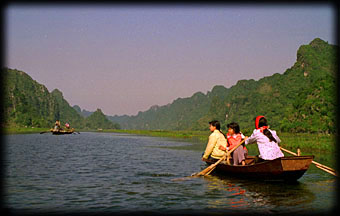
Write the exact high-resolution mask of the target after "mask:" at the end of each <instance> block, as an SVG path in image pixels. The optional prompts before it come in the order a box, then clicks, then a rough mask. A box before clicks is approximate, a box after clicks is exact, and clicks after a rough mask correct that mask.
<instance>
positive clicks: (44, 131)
mask: <svg viewBox="0 0 340 216" xmlns="http://www.w3.org/2000/svg"><path fill="white" fill-rule="evenodd" d="M51 131H52V129H50V130H49V131H42V132H40V134H44V133H49V132H51Z"/></svg>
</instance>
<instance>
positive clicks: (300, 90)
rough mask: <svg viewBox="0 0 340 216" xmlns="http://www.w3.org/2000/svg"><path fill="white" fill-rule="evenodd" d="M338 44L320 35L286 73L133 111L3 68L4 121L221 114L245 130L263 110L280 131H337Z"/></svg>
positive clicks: (179, 126)
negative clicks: (110, 112)
mask: <svg viewBox="0 0 340 216" xmlns="http://www.w3.org/2000/svg"><path fill="white" fill-rule="evenodd" d="M337 49H338V47H337V46H334V45H330V44H328V43H327V42H325V41H323V40H321V39H319V38H316V39H314V40H313V41H311V42H310V43H309V44H308V45H302V46H301V47H300V48H299V49H298V51H297V59H296V62H295V64H294V65H293V66H292V67H291V68H288V69H287V70H286V71H285V72H284V73H283V74H278V73H276V74H273V75H272V76H267V77H264V78H262V79H260V80H258V81H255V80H253V79H249V80H240V81H238V82H237V83H236V84H235V85H234V86H232V87H230V88H226V87H224V86H220V85H218V86H215V87H213V88H212V90H211V91H209V92H207V94H204V93H202V92H197V93H195V94H193V95H192V96H191V97H188V98H178V99H176V100H174V101H173V102H172V103H169V104H168V105H165V106H157V105H155V106H152V107H151V108H150V109H149V110H147V111H144V112H139V113H138V114H137V115H135V116H128V115H124V116H117V115H115V116H105V115H104V114H103V113H102V111H101V110H100V109H97V111H95V112H90V111H86V110H81V108H80V107H79V106H77V105H76V106H74V107H71V106H70V105H69V103H68V102H67V101H66V100H65V99H64V98H63V95H62V93H61V91H59V90H57V89H56V90H54V91H52V93H49V92H48V90H47V88H46V87H45V86H44V85H42V84H39V83H38V82H36V81H35V80H33V79H32V78H31V77H30V76H28V75H27V74H26V73H24V72H22V71H18V70H13V69H9V68H4V69H3V74H2V75H3V77H4V86H3V88H4V93H5V94H4V96H3V100H4V101H3V110H4V114H5V115H4V117H5V119H4V121H3V122H2V125H3V126H6V127H22V126H27V127H31V126H32V127H52V126H53V124H54V122H55V120H57V119H59V120H61V122H62V123H66V122H68V123H70V124H71V127H77V128H89V129H98V128H102V129H104V128H120V127H121V128H124V129H144V130H158V129H160V130H207V127H208V122H209V121H211V120H213V119H217V120H219V121H221V123H222V129H224V130H225V127H226V124H227V123H230V122H232V121H236V122H238V123H239V124H240V127H241V129H242V131H245V130H248V131H251V130H252V129H253V128H254V118H255V117H256V116H257V115H265V116H266V117H267V118H268V120H269V124H270V126H271V127H272V128H274V129H276V130H281V131H290V132H311V133H335V132H336V125H335V116H336V114H335V110H336V107H337V106H336V72H337V71H338V62H337V59H338V56H337ZM108 119H109V120H111V121H113V122H114V123H112V124H111V122H108Z"/></svg>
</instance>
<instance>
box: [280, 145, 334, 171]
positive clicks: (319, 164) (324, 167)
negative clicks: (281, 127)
mask: <svg viewBox="0 0 340 216" xmlns="http://www.w3.org/2000/svg"><path fill="white" fill-rule="evenodd" d="M280 149H281V150H283V151H285V152H287V153H289V154H292V155H295V156H298V155H297V154H296V153H294V152H292V151H289V150H287V149H284V148H282V147H280ZM312 163H313V164H315V166H316V167H317V168H319V169H321V170H323V171H325V172H328V173H330V174H332V175H334V176H338V174H337V173H336V170H335V169H332V168H330V167H328V166H325V165H323V164H321V163H318V162H315V161H312Z"/></svg>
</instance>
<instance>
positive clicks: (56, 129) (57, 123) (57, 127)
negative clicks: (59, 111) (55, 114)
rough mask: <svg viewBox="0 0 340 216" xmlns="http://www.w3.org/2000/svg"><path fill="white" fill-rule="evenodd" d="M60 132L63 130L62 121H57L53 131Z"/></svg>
mask: <svg viewBox="0 0 340 216" xmlns="http://www.w3.org/2000/svg"><path fill="white" fill-rule="evenodd" d="M60 130H61V127H60V121H59V120H57V121H55V124H54V128H53V131H60Z"/></svg>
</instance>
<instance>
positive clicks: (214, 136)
mask: <svg viewBox="0 0 340 216" xmlns="http://www.w3.org/2000/svg"><path fill="white" fill-rule="evenodd" d="M209 129H210V131H211V132H212V133H211V134H210V136H209V141H208V144H207V147H206V149H205V151H204V154H203V157H202V160H203V161H205V160H208V159H209V160H213V161H217V160H218V159H220V158H221V157H223V156H224V154H225V152H224V151H222V150H220V149H219V146H223V147H225V148H226V147H227V140H226V137H225V135H224V134H223V133H222V132H221V124H220V122H219V121H216V120H214V121H211V122H209Z"/></svg>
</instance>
